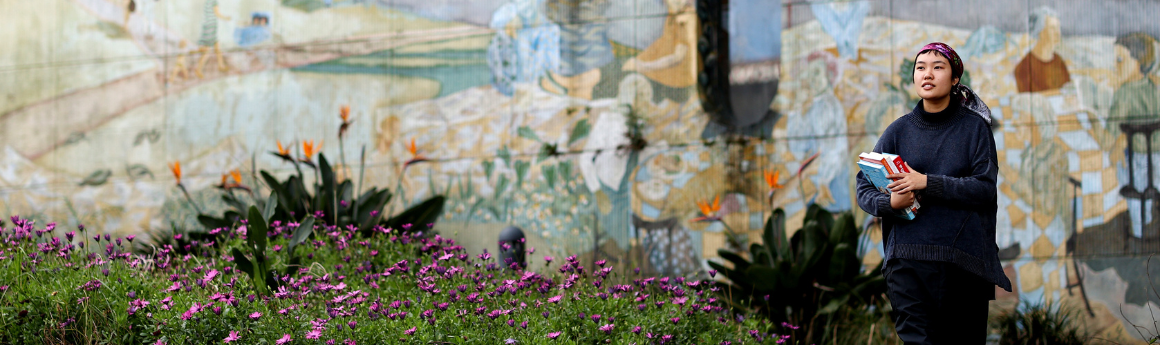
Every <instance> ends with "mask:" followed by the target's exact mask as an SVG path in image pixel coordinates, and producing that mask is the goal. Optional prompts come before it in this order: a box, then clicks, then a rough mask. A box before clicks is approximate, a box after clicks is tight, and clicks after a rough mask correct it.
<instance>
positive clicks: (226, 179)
mask: <svg viewBox="0 0 1160 345" xmlns="http://www.w3.org/2000/svg"><path fill="white" fill-rule="evenodd" d="M231 178H232V179H233V181H232V182H231V181H230V179H231ZM217 187H218V188H221V189H227V190H228V189H233V188H238V189H244V190H250V188H249V187H246V186H243V185H242V171H241V170H238V169H234V170H230V172H229V173H228V174H222V183H221V184H220V185H218V186H217Z"/></svg>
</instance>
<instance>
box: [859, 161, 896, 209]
mask: <svg viewBox="0 0 1160 345" xmlns="http://www.w3.org/2000/svg"><path fill="white" fill-rule="evenodd" d="M856 178H857V179H858V207H861V208H862V210H863V211H866V213H869V214H870V215H872V216H875V217H885V216H888V215H898V212H897V211H895V210H894V209H892V208H890V194H886V193H883V192H882V191H880V190H878V188H875V187H874V183H872V182H870V180H869V179H867V178H866V176H864V175H863V174H862V172H861V171H859V172H858V176H857V177H856Z"/></svg>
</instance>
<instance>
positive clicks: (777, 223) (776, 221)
mask: <svg viewBox="0 0 1160 345" xmlns="http://www.w3.org/2000/svg"><path fill="white" fill-rule="evenodd" d="M761 237H762V238H761V239H762V241H764V242H765V247H766V248H767V250H769V254H770V261H769V262H768V264H769V265H771V266H772V265H773V261H774V260H784V259H785V258H787V257H788V256H789V255H790V254H789V240H788V239H787V238H786V236H785V210H782V209H780V208H778V209H776V210H774V211H773V214H770V215H769V219H768V220H766V221H765V232H764V233H762V236H761Z"/></svg>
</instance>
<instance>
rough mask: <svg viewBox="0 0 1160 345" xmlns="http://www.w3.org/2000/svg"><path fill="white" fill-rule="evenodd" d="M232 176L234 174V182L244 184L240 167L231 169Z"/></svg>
mask: <svg viewBox="0 0 1160 345" xmlns="http://www.w3.org/2000/svg"><path fill="white" fill-rule="evenodd" d="M230 176H232V177H233V178H234V184H238V185H240V184H242V172H241V171H239V170H238V169H234V170H233V171H230Z"/></svg>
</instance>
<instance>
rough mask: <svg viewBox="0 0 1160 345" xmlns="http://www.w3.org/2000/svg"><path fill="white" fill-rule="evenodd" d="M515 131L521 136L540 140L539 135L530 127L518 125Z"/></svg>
mask: <svg viewBox="0 0 1160 345" xmlns="http://www.w3.org/2000/svg"><path fill="white" fill-rule="evenodd" d="M516 133H518V134H519V136H520V137H521V138H525V139H529V140H535V141H537V142H539V141H540V137H539V136H538V135H536V131H533V130H532V128H531V127H528V126H520V128H519V129H517V130H516Z"/></svg>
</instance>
